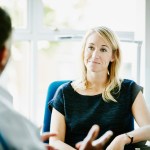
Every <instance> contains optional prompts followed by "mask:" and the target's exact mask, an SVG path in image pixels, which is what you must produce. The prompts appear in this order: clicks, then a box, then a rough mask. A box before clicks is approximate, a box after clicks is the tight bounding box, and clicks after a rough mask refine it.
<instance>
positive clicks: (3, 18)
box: [0, 7, 12, 50]
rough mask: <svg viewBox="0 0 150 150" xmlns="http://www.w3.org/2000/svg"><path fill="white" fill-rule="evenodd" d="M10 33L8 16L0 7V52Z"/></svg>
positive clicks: (10, 25)
mask: <svg viewBox="0 0 150 150" xmlns="http://www.w3.org/2000/svg"><path fill="white" fill-rule="evenodd" d="M11 31H12V24H11V18H10V16H9V14H8V13H7V12H6V11H5V10H4V9H3V8H1V7H0V50H1V49H2V48H3V46H4V43H5V41H6V40H7V39H8V38H9V36H10V34H11Z"/></svg>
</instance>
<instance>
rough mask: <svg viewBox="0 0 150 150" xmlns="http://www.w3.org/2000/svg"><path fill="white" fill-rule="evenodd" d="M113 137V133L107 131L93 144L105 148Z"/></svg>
mask: <svg viewBox="0 0 150 150" xmlns="http://www.w3.org/2000/svg"><path fill="white" fill-rule="evenodd" d="M112 135H113V132H112V131H107V132H106V133H105V134H104V135H103V136H101V137H100V138H99V139H97V140H95V141H94V142H93V146H94V145H96V146H100V147H103V146H105V144H106V143H107V142H108V141H109V140H110V138H111V137H112Z"/></svg>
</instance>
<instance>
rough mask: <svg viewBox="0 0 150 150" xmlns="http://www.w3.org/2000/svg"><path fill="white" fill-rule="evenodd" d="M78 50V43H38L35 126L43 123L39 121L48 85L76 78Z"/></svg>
mask: <svg viewBox="0 0 150 150" xmlns="http://www.w3.org/2000/svg"><path fill="white" fill-rule="evenodd" d="M80 50H81V48H80V42H48V41H40V42H39V43H38V72H37V75H38V86H37V88H38V89H37V94H38V96H37V97H38V98H39V100H38V101H36V102H37V103H38V104H36V105H37V108H38V110H36V111H37V112H36V119H37V122H38V123H37V124H41V122H42V121H43V120H41V119H43V109H44V107H45V98H46V94H47V88H48V85H49V84H50V83H51V82H52V81H54V80H64V79H67V80H69V79H70V80H72V79H76V78H77V77H78V73H79V71H78V69H79V67H78V65H79V53H80Z"/></svg>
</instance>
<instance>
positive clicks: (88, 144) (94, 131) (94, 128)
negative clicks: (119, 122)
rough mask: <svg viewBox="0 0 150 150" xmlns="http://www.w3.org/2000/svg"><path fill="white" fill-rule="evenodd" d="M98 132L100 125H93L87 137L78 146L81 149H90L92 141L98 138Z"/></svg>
mask: <svg viewBox="0 0 150 150" xmlns="http://www.w3.org/2000/svg"><path fill="white" fill-rule="evenodd" d="M98 133H99V126H98V125H93V126H92V128H91V129H90V131H89V133H88V135H87V136H86V138H85V139H84V140H83V141H82V142H79V143H77V144H76V148H77V149H80V150H86V149H90V148H91V146H92V142H93V141H94V140H95V139H96V137H97V135H98Z"/></svg>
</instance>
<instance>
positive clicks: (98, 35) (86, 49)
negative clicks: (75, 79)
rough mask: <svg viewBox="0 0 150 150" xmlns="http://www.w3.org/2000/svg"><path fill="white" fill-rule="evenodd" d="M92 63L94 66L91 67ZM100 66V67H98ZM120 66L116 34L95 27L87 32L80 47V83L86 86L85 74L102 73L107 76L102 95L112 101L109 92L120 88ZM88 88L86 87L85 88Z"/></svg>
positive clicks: (119, 51) (104, 28)
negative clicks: (81, 68)
mask: <svg viewBox="0 0 150 150" xmlns="http://www.w3.org/2000/svg"><path fill="white" fill-rule="evenodd" d="M90 62H94V65H92V64H93V63H90ZM99 64H100V65H99ZM120 64H121V50H120V46H119V40H118V38H117V36H116V34H115V33H114V32H113V31H112V30H111V29H109V28H107V27H96V28H93V29H91V30H89V31H88V32H87V33H86V35H85V37H84V40H83V46H82V67H83V70H82V71H83V75H82V81H83V83H85V86H86V85H88V84H87V72H88V71H92V72H104V73H106V74H107V79H108V81H107V84H106V89H105V92H104V93H103V94H102V95H103V99H104V100H106V101H109V100H113V101H115V100H114V98H113V97H112V95H111V91H112V90H113V89H114V88H115V87H119V88H120V84H121V83H120V80H119V77H118V73H119V67H120ZM86 88H88V87H86Z"/></svg>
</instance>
